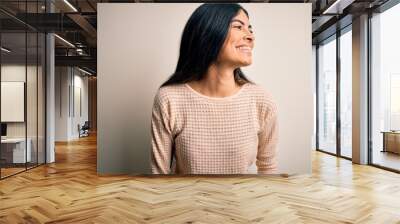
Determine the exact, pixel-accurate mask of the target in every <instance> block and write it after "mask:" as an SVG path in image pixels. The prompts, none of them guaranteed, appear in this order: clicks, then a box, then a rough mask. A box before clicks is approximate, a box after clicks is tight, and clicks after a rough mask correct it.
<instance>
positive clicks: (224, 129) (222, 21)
mask: <svg viewBox="0 0 400 224" xmlns="http://www.w3.org/2000/svg"><path fill="white" fill-rule="evenodd" d="M253 47H254V35H253V31H252V28H251V25H250V24H249V17H248V13H247V11H246V10H245V9H244V8H242V7H241V6H240V5H238V4H203V5H201V6H200V7H198V8H197V9H196V10H195V11H194V12H193V14H192V15H191V17H190V18H189V20H188V22H187V23H186V26H185V28H184V31H183V35H182V40H181V46H180V55H179V60H178V65H177V67H176V71H175V73H174V74H173V75H172V76H171V77H170V78H169V79H168V80H167V81H166V82H165V83H164V84H163V85H162V86H161V87H160V89H159V90H158V92H157V94H156V96H155V98H154V105H153V111H152V121H151V130H152V152H151V168H152V172H153V174H169V173H177V174H247V173H259V174H270V173H275V172H276V168H277V162H276V144H277V137H278V129H277V128H278V126H277V112H276V106H275V103H274V102H273V100H272V99H271V96H270V94H268V93H267V92H266V91H265V90H264V89H263V88H262V87H260V86H258V85H256V84H254V83H252V82H251V81H249V80H248V79H247V78H246V76H245V75H244V74H243V72H242V71H241V70H240V67H243V66H248V65H250V64H251V63H252V49H253Z"/></svg>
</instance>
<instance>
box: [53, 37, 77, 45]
mask: <svg viewBox="0 0 400 224" xmlns="http://www.w3.org/2000/svg"><path fill="white" fill-rule="evenodd" d="M54 36H55V37H57V38H58V39H60V40H61V41H63V42H64V43H66V44H67V45H69V46H71V47H73V48H75V45H73V44H72V43H71V42H69V41H68V40H66V39H64V38H62V37H60V36H59V35H57V34H54Z"/></svg>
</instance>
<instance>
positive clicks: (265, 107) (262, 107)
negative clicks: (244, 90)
mask: <svg viewBox="0 0 400 224" xmlns="http://www.w3.org/2000/svg"><path fill="white" fill-rule="evenodd" d="M248 89H249V93H250V94H251V97H252V98H254V100H255V103H256V105H257V109H258V110H259V112H262V113H264V112H269V113H271V112H276V109H277V105H276V102H275V99H274V97H273V96H272V94H271V92H270V91H268V90H267V89H265V88H264V87H263V86H261V85H259V84H255V83H249V84H248Z"/></svg>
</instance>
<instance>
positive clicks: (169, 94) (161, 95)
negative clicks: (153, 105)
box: [154, 84, 183, 104]
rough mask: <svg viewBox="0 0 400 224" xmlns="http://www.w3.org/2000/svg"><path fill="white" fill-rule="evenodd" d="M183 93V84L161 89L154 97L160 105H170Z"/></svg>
mask: <svg viewBox="0 0 400 224" xmlns="http://www.w3.org/2000/svg"><path fill="white" fill-rule="evenodd" d="M182 93H183V84H174V85H168V86H163V87H160V88H159V89H158V90H157V92H156V95H155V97H154V100H155V101H158V102H159V103H162V104H164V103H168V102H170V101H171V100H173V99H176V98H177V97H178V96H180V95H182Z"/></svg>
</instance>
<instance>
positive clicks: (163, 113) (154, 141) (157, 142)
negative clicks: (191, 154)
mask: <svg viewBox="0 0 400 224" xmlns="http://www.w3.org/2000/svg"><path fill="white" fill-rule="evenodd" d="M163 102H165V100H164V99H163V97H162V96H161V95H160V92H158V93H157V95H156V97H155V98H154V104H153V109H152V118H151V145H152V150H151V171H152V173H153V174H169V173H170V172H171V168H170V162H171V153H172V146H173V137H172V131H171V128H170V118H169V114H168V113H167V110H165V109H164V108H165V105H164V104H165V103H163Z"/></svg>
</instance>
